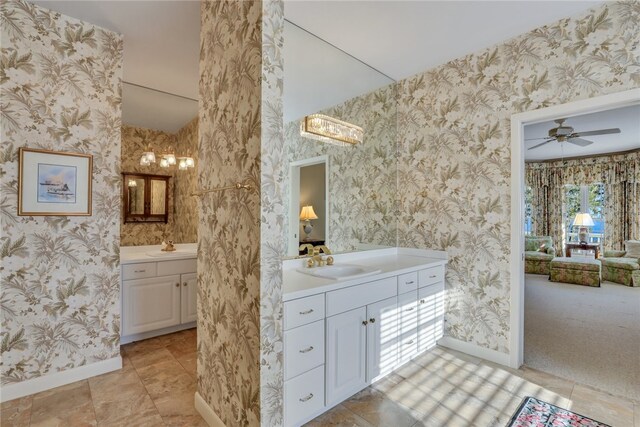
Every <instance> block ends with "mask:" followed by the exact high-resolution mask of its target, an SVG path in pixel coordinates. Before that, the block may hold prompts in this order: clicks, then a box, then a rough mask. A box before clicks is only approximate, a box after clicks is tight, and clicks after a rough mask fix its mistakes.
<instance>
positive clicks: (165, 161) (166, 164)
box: [160, 157, 169, 168]
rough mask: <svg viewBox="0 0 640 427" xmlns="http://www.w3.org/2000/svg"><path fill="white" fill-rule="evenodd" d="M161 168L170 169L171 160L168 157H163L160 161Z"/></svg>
mask: <svg viewBox="0 0 640 427" xmlns="http://www.w3.org/2000/svg"><path fill="white" fill-rule="evenodd" d="M160 167H161V168H168V167H169V160H168V159H167V158H166V157H163V158H161V159H160Z"/></svg>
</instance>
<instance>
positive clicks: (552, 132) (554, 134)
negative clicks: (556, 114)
mask: <svg viewBox="0 0 640 427" xmlns="http://www.w3.org/2000/svg"><path fill="white" fill-rule="evenodd" d="M566 120H567V119H556V120H554V122H556V124H557V125H558V126H557V127H554V128H551V129H549V132H548V136H546V137H542V138H528V139H526V140H525V141H534V140H537V139H544V141H543V142H541V143H540V144H536V145H534V146H533V147H529V150H533V149H535V148H538V147H542V146H543V145H546V144H548V143H550V142H552V141H557V142H569V143H571V144H574V145H577V146H579V147H586V146H587V145H591V144H593V141H589V140H588V139H584V138H582V137H583V136H596V135H610V134H614V133H620V129H618V128H612V129H599V130H590V131H587V132H574V129H573V127H571V126H569V125H566V126H565V125H564V122H565V121H566Z"/></svg>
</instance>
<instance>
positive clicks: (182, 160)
mask: <svg viewBox="0 0 640 427" xmlns="http://www.w3.org/2000/svg"><path fill="white" fill-rule="evenodd" d="M187 168H188V166H187V159H186V158H185V157H180V158H179V159H178V169H179V170H181V171H183V170H186V169H187Z"/></svg>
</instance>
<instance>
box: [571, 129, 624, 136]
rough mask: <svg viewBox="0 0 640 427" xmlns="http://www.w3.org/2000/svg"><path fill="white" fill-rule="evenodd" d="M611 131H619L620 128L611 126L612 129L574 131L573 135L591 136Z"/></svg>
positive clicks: (610, 132) (607, 133)
mask: <svg viewBox="0 0 640 427" xmlns="http://www.w3.org/2000/svg"><path fill="white" fill-rule="evenodd" d="M612 133H620V129H618V128H612V129H600V130H590V131H587V132H576V133H574V135H575V136H577V137H581V136H593V135H609V134H612Z"/></svg>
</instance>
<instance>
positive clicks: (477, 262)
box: [398, 2, 640, 353]
mask: <svg viewBox="0 0 640 427" xmlns="http://www.w3.org/2000/svg"><path fill="white" fill-rule="evenodd" d="M639 35H640V3H639V2H619V3H605V4H603V5H602V6H599V7H597V8H596V9H594V10H591V11H589V12H588V13H586V14H584V15H582V16H578V17H575V18H568V19H563V20H561V21H559V22H556V23H554V24H552V25H548V26H544V27H540V28H537V29H535V30H533V31H531V32H529V33H526V34H523V35H521V36H518V37H516V38H513V39H511V40H508V41H506V42H504V43H502V44H500V45H497V46H494V47H491V48H489V49H486V50H483V51H481V52H478V53H476V54H472V55H468V56H465V57H462V58H459V59H456V60H454V61H451V62H448V63H446V64H444V65H442V66H439V67H436V68H433V69H431V70H428V71H426V72H425V73H422V74H418V75H416V76H413V77H411V78H408V79H405V80H403V81H401V82H399V95H398V134H399V138H398V144H399V146H398V150H399V166H398V174H399V177H398V191H399V202H400V205H399V206H400V217H399V229H398V239H399V244H400V245H401V246H410V247H418V248H432V249H440V250H446V251H448V253H449V257H450V263H449V265H448V267H447V291H448V304H447V333H448V334H449V335H451V336H452V337H454V338H457V339H460V340H463V341H468V342H471V343H473V344H477V345H479V346H482V347H486V348H489V349H492V350H497V351H500V352H503V353H507V352H508V346H509V293H510V289H509V280H510V278H509V256H510V247H509V240H510V231H509V230H510V221H511V218H510V185H511V183H510V179H511V176H510V161H511V158H510V148H509V147H510V118H511V115H512V114H514V113H518V112H522V111H527V110H533V109H536V108H542V107H547V106H550V105H556V104H562V103H566V102H569V101H574V100H578V99H584V98H590V97H594V96H597V95H603V94H607V93H612V92H618V91H622V90H626V89H631V88H635V87H639V86H640V47H639V46H638V44H639V43H638V39H639ZM423 191H424V193H423V194H424V195H425V196H426V197H422V196H421V195H420V194H421V193H422V192H423Z"/></svg>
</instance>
